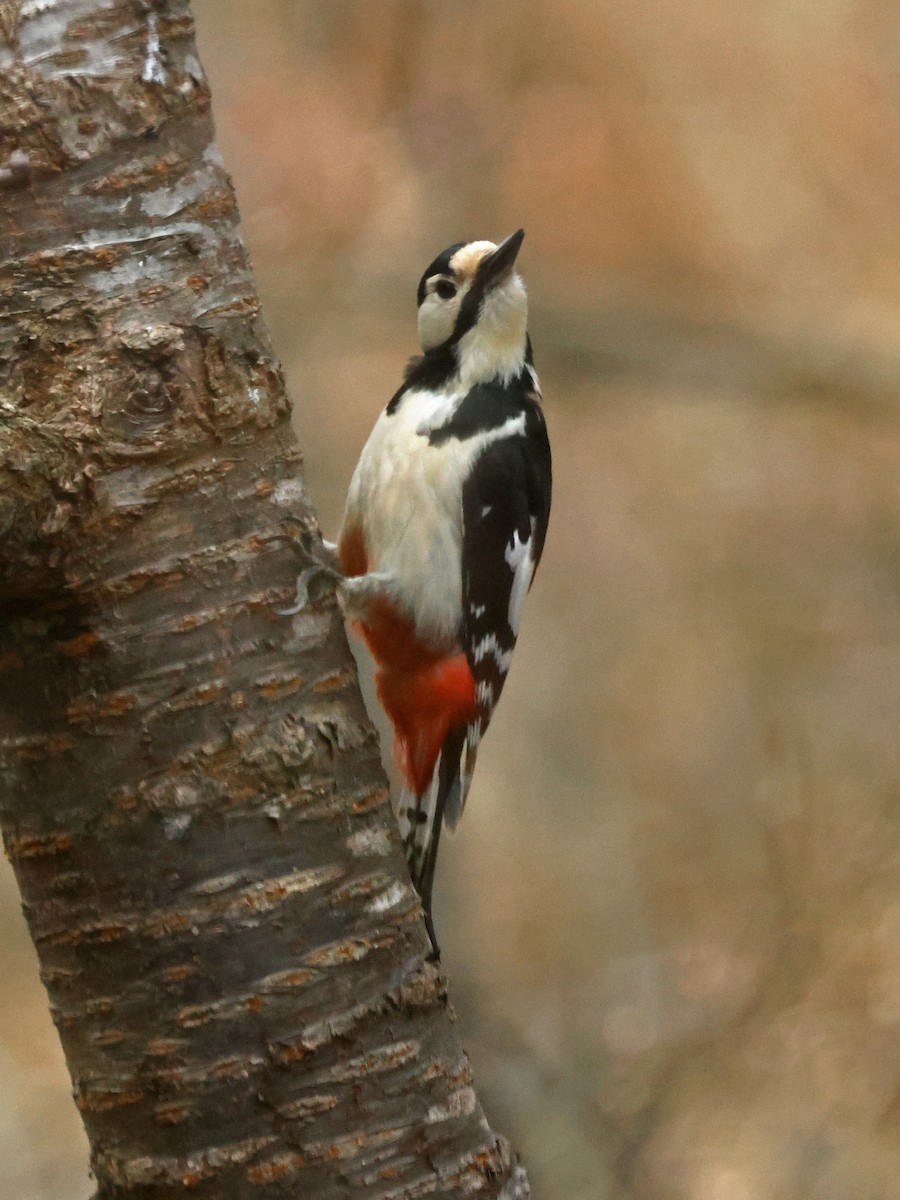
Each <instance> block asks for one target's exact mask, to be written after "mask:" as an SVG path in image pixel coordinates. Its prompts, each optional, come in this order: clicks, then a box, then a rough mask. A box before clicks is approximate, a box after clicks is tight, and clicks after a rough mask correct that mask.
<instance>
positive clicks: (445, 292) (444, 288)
mask: <svg viewBox="0 0 900 1200" xmlns="http://www.w3.org/2000/svg"><path fill="white" fill-rule="evenodd" d="M434 290H435V291H436V292H437V294H438V295H439V296H440V298H441V299H442V300H452V299H453V297H454V296H455V295H456V284H455V283H451V282H450V280H449V279H439V280H438V281H437V283H436V284H435V285H434Z"/></svg>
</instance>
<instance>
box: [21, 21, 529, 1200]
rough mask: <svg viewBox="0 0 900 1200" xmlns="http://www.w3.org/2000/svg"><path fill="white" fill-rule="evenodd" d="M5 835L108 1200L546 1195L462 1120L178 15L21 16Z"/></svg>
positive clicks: (367, 730)
mask: <svg viewBox="0 0 900 1200" xmlns="http://www.w3.org/2000/svg"><path fill="white" fill-rule="evenodd" d="M0 38H2V41H0V72H2V78H0V188H2V193H0V194H2V204H0V239H2V242H0V304H2V312H3V319H2V323H0V357H2V364H3V365H2V367H0V821H2V827H3V835H4V841H5V845H6V848H7V852H8V853H9V856H10V858H11V860H12V862H13V865H14V867H15V870H16V874H17V877H18V880H19V884H20V887H21V890H22V895H23V900H24V903H25V910H26V915H27V918H28V922H29V928H30V930H31V933H32V936H33V938H34V941H35V945H36V947H37V950H38V955H39V959H40V965H41V972H42V977H43V980H44V982H45V984H46V987H47V990H48V993H49V996H50V1001H51V1006H52V1011H53V1015H54V1019H55V1021H56V1024H57V1027H58V1029H59V1032H60V1037H61V1039H62V1043H63V1047H64V1049H65V1052H66V1057H67V1061H68V1064H69V1068H70V1071H71V1074H72V1079H73V1083H74V1091H75V1098H76V1102H77V1103H78V1106H79V1108H80V1110H81V1113H82V1116H83V1119H84V1122H85V1126H86V1128H87V1131H88V1135H89V1138H90V1142H91V1149H92V1166H93V1170H94V1173H95V1175H96V1178H97V1184H98V1189H99V1194H100V1195H101V1196H104V1197H117V1198H119V1197H122V1198H124V1197H155V1196H177V1195H180V1194H182V1193H184V1194H187V1193H188V1192H189V1193H190V1195H191V1196H195V1197H204V1196H209V1197H212V1196H217V1197H222V1196H228V1197H237V1196H241V1197H243V1196H251V1195H252V1196H267V1195H273V1196H274V1195H290V1196H293V1197H300V1196H316V1197H320V1198H323V1200H327V1198H328V1197H338V1196H346V1195H350V1194H364V1195H366V1196H371V1197H401V1196H403V1197H415V1196H448V1197H450V1196H454V1197H455V1196H469V1195H483V1196H497V1195H505V1196H514V1195H515V1196H526V1195H527V1181H526V1180H525V1178H524V1173H523V1172H522V1171H521V1168H519V1167H517V1166H516V1164H515V1162H514V1159H513V1156H512V1155H511V1153H510V1151H509V1148H508V1146H507V1144H506V1143H505V1142H504V1141H503V1140H502V1139H500V1138H498V1137H497V1136H496V1135H495V1134H494V1133H493V1132H492V1131H491V1130H490V1128H489V1126H488V1124H487V1122H486V1121H485V1119H484V1116H483V1113H482V1111H481V1109H480V1106H479V1104H478V1100H477V1097H476V1095H475V1093H474V1091H473V1088H472V1079H471V1073H470V1070H469V1066H468V1063H467V1061H466V1059H465V1056H464V1054H463V1053H462V1050H461V1048H460V1046H459V1043H458V1040H457V1038H456V1035H455V1032H454V1028H453V1025H452V1020H451V1012H450V1009H449V1006H448V1003H447V996H446V983H445V980H444V979H443V977H442V975H441V974H440V972H439V970H438V968H436V967H435V966H434V965H433V964H431V963H430V962H428V961H427V957H426V956H427V953H428V950H429V943H428V939H427V935H426V934H425V930H424V925H423V922H422V915H421V908H420V905H419V902H418V899H417V897H416V895H415V892H414V890H413V888H412V887H411V885H410V883H409V880H408V877H407V875H406V871H405V867H404V863H403V858H402V854H401V852H400V849H399V845H398V840H397V837H396V832H395V829H394V825H393V819H392V816H391V813H390V807H389V803H388V795H387V789H386V784H385V780H384V778H383V774H382V771H381V767H380V764H379V759H378V753H377V745H376V741H375V736H374V733H373V730H372V728H371V725H370V724H369V721H368V719H367V717H366V714H365V711H364V709H363V706H362V702H361V699H360V696H359V691H358V688H357V683H356V676H355V670H354V667H353V662H352V658H351V656H350V654H349V651H348V648H347V644H346V639H345V636H344V630H343V626H342V622H341V618H340V613H339V611H338V609H337V607H336V605H335V603H334V599H333V597H324V598H323V599H321V600H320V601H317V602H316V603H314V604H313V605H311V606H310V607H309V608H308V609H307V610H306V611H304V612H303V613H301V614H299V615H297V616H295V617H293V618H291V619H288V618H286V617H284V616H283V615H281V614H280V612H279V609H281V608H282V607H283V606H284V605H285V603H286V602H287V601H288V600H289V598H290V596H291V594H292V591H293V581H294V578H295V576H296V574H297V572H298V570H299V569H301V568H302V567H303V566H304V565H306V564H307V563H308V562H309V561H310V559H311V556H312V555H314V554H315V553H316V547H317V542H318V530H317V526H316V521H315V516H314V513H313V511H312V508H311V506H310V503H309V499H308V496H307V495H306V492H305V489H304V487H303V484H302V476H301V462H300V456H299V453H298V452H297V450H296V448H295V447H294V445H293V441H292V435H291V433H290V428H289V423H288V420H289V413H288V405H287V402H286V399H285V393H284V385H283V380H282V376H281V372H280V370H279V367H278V364H277V361H276V360H275V358H274V356H273V353H272V350H271V347H270V345H269V341H268V337H267V334H266V331H265V328H264V326H263V324H262V322H261V318H260V314H259V308H258V301H257V297H256V292H255V289H254V286H253V281H252V278H251V275H250V271H249V267H248V264H247V260H246V255H245V252H244V249H243V246H242V244H241V240H240V236H239V231H238V220H237V211H236V207H235V201H234V196H233V192H232V188H231V184H230V181H229V179H228V177H227V174H226V172H225V169H224V166H223V164H222V161H221V158H220V156H219V154H218V151H217V149H216V146H215V141H214V138H213V131H212V124H211V119H210V113H209V94H208V89H207V85H206V82H205V79H204V76H203V73H202V70H201V67H200V65H199V62H198V60H197V57H196V48H195V45H194V39H193V28H192V23H191V19H190V13H189V10H188V7H187V4H186V3H184V2H182V0H171V2H169V3H166V2H163V0H158V2H157V0H21V2H17V3H10V2H8V0H7V2H6V3H0Z"/></svg>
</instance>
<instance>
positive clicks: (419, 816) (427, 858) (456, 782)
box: [398, 727, 466, 953]
mask: <svg viewBox="0 0 900 1200" xmlns="http://www.w3.org/2000/svg"><path fill="white" fill-rule="evenodd" d="M465 740H466V730H465V727H462V728H454V729H451V730H450V731H449V732H448V734H447V736H446V738H445V739H444V744H443V746H442V747H441V752H440V755H439V756H438V760H437V762H436V763H435V766H434V771H433V773H432V776H431V780H430V782H429V784H428V785H427V787H425V788H424V789H423V791H422V793H421V794H420V795H416V793H415V792H414V791H413V790H412V788H411V787H409V786H408V785H407V786H404V788H403V791H402V792H401V795H400V811H399V814H398V815H399V821H400V836H401V838H402V839H403V848H404V851H405V853H406V861H407V863H408V865H409V873H410V876H411V877H412V881H413V883H414V884H415V888H416V891H417V892H418V893H419V896H420V897H421V899H422V906H423V908H424V909H425V922H426V924H427V926H428V933H429V935H430V937H431V942H432V945H433V946H434V949H435V953H438V945H437V941H436V939H435V935H434V924H433V922H432V917H431V893H432V889H433V887H434V869H435V866H436V864H437V852H438V844H439V843H440V839H441V828H442V826H443V821H444V816H445V815H446V814H447V813H448V810H454V811H456V810H458V808H459V804H458V800H457V797H458V796H459V794H460V789H461V786H462V780H461V758H462V753H463V748H464V745H465Z"/></svg>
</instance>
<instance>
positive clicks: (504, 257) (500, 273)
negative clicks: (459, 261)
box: [478, 229, 525, 292]
mask: <svg viewBox="0 0 900 1200" xmlns="http://www.w3.org/2000/svg"><path fill="white" fill-rule="evenodd" d="M524 240H525V230H524V229H517V230H516V232H515V233H511V234H510V235H509V237H508V238H506V239H505V240H504V241H502V242H501V243H500V245H499V246H498V247H497V249H496V250H493V251H492V252H491V253H490V254H489V255H488V256H487V258H485V259H484V260H483V261H482V263H481V266H480V267H479V268H478V282H479V284H480V285H481V287H482V289H483V290H484V291H485V292H487V291H490V289H491V288H492V287H496V286H497V284H498V283H502V282H503V280H504V279H506V278H507V277H508V276H509V275H510V273H511V272H512V269H513V267H514V266H515V265H516V255H517V254H518V253H519V247H520V246H521V245H522V242H523V241H524Z"/></svg>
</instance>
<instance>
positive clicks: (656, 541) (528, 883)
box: [0, 0, 900, 1200]
mask: <svg viewBox="0 0 900 1200" xmlns="http://www.w3.org/2000/svg"><path fill="white" fill-rule="evenodd" d="M194 8H195V12H196V16H197V20H198V24H199V31H200V43H201V51H202V53H203V58H204V62H205V65H206V68H207V70H208V73H209V75H210V77H211V81H212V86H213V96H214V109H215V114H216V119H217V123H218V130H219V135H220V140H221V145H222V149H223V152H224V154H225V158H226V161H227V163H228V165H229V167H230V169H231V171H232V172H233V175H234V179H235V183H236V185H237V190H238V194H239V198H240V202H241V208H242V212H243V218H244V230H245V234H246V238H247V241H248V243H249V246H250V251H251V254H252V257H253V260H254V263H255V267H256V271H257V279H258V282H259V286H260V289H261V292H262V296H263V302H264V308H265V311H266V314H267V318H268V321H269V324H270V326H271V329H272V334H273V338H274V342H275V346H276V349H277V352H278V353H279V355H280V356H281V357H282V359H283V361H284V363H285V366H286V370H287V376H288V381H289V385H290V390H291V393H292V395H293V397H294V401H295V405H296V410H297V418H296V424H297V429H298V433H299V436H300V439H301V443H302V445H303V446H304V449H305V452H306V457H307V470H308V478H309V483H310V486H311V488H312V492H313V495H314V497H315V500H316V503H317V504H318V507H319V512H320V515H321V520H322V525H323V529H324V530H325V531H326V533H327V534H333V533H334V532H335V531H336V529H337V527H338V523H339V521H340V516H341V510H342V503H343V496H344V492H345V489H346V485H347V483H348V480H349V477H350V474H351V471H352V468H353V465H354V463H355V461H356V457H357V455H358V453H359V450H360V448H361V446H362V443H363V441H364V439H365V437H366V436H367V434H368V431H369V429H370V427H371V425H372V423H373V421H374V419H375V417H376V415H377V413H378V412H379V410H380V408H381V407H382V406H383V405H384V403H385V402H386V401H387V399H388V398H389V397H390V396H391V394H392V393H393V391H394V390H395V388H396V386H397V384H398V382H399V377H400V372H401V368H402V366H403V363H404V362H405V360H406V358H407V356H408V355H409V354H411V353H413V352H414V351H415V349H416V343H415V288H416V284H417V282H418V279H419V275H420V274H421V271H422V269H423V268H424V266H425V264H426V263H427V262H429V261H430V260H431V258H432V257H433V256H434V255H435V254H436V253H437V252H438V251H439V250H441V249H443V248H444V247H445V246H446V245H448V244H450V243H452V242H454V241H457V240H461V239H470V238H482V237H487V238H491V239H492V240H499V238H501V237H503V236H505V235H506V234H508V233H510V232H511V231H512V230H514V229H515V228H517V227H518V226H519V225H524V226H525V228H526V230H527V235H528V236H527V238H526V241H525V245H524V248H523V252H522V255H521V257H520V263H521V267H522V270H523V273H524V274H525V275H526V278H527V281H528V284H529V289H530V295H531V311H532V318H531V333H532V337H533V341H534V345H535V356H536V362H537V367H538V370H539V372H540V374H541V379H542V383H543V388H544V394H545V402H546V412H547V417H548V422H549V425H550V430H551V438H552V442H553V447H554V457H555V474H556V495H555V507H554V512H553V518H552V522H551V529H550V536H549V540H548V545H547V551H546V554H545V558H544V563H543V565H542V568H541V571H540V573H539V575H538V578H537V583H536V585H535V587H534V589H533V592H532V596H531V600H530V603H529V606H528V609H527V616H526V620H525V624H524V628H523V633H522V637H521V639H520V642H519V649H518V650H517V653H516V661H515V665H514V667H513V670H512V673H511V676H510V682H509V684H508V686H507V690H506V693H505V695H504V700H503V703H502V704H501V705H500V708H499V710H498V715H497V717H496V719H495V721H494V724H493V725H492V728H491V733H490V735H489V736H488V739H487V741H486V743H485V746H484V748H483V751H482V754H481V757H480V758H479V769H478V773H477V774H476V780H475V785H474V788H473V792H472V795H471V799H470V802H469V807H468V809H467V814H466V819H465V821H464V822H463V824H462V826H461V830H460V832H459V834H458V836H457V837H456V838H454V839H452V840H451V839H448V840H447V841H446V842H445V843H444V845H443V846H442V861H441V865H440V868H439V872H438V895H437V898H436V919H437V925H438V929H439V931H440V933H441V935H442V943H443V948H444V955H445V965H446V968H447V970H448V972H449V974H450V977H451V980H452V983H453V996H454V1002H455V1006H456V1010H457V1012H458V1014H459V1022H460V1026H461V1029H462V1033H463V1038H464V1042H465V1044H466V1046H467V1047H468V1049H469V1051H470V1054H471V1057H472V1060H473V1063H474V1066H475V1070H476V1075H477V1079H478V1083H479V1089H480V1093H481V1096H482V1099H483V1100H484V1102H485V1105H486V1107H487V1110H488V1112H489V1114H490V1116H491V1119H492V1121H493V1122H494V1123H495V1124H496V1125H497V1126H498V1127H499V1128H501V1129H502V1130H503V1131H505V1132H506V1133H508V1134H509V1136H510V1137H511V1138H512V1139H513V1141H514V1142H515V1144H516V1145H517V1146H518V1148H519V1149H520V1150H521V1151H522V1153H523V1154H524V1155H525V1158H526V1161H527V1163H528V1166H529V1170H530V1173H531V1178H532V1183H533V1186H534V1189H535V1195H536V1197H540V1198H541V1200H892V1198H895V1197H900V855H898V847H900V837H898V834H900V830H898V815H900V795H898V791H900V789H898V781H900V736H898V734H900V728H898V726H900V607H898V602H900V415H898V411H900V386H898V385H900V338H898V334H900V203H898V201H900V10H898V8H897V5H896V3H894V2H893V0H757V2H755V3H749V4H747V3H736V2H726V3H723V2H722V0H677V2H675V0H643V2H642V3H640V4H635V3H632V2H631V0H455V3H452V4H447V3H441V2H439V0H365V3H363V2H362V0H255V3H254V4H252V5H250V4H247V3H245V2H244V3H242V2H240V0H195V3H194ZM4 871H5V873H4V874H3V876H2V878H0V956H2V961H3V965H4V969H3V972H2V975H0V1014H2V1015H0V1195H2V1196H3V1197H10V1200H83V1198H84V1197H85V1196H87V1195H88V1194H89V1191H90V1187H89V1184H88V1181H87V1179H86V1169H85V1161H86V1151H85V1147H84V1143H83V1139H82V1136H81V1133H80V1126H79V1122H78V1118H77V1116H76V1115H75V1110H74V1107H73V1106H72V1105H71V1102H70V1100H69V1098H68V1094H67V1086H68V1083H67V1079H66V1076H65V1073H64V1068H63V1066H62V1062H61V1056H60V1053H59V1051H58V1049H57V1047H56V1042H55V1035H54V1033H53V1030H52V1027H51V1025H50V1022H49V1018H48V1017H47V1016H46V1014H45V1001H44V995H43V992H42V991H41V989H40V986H39V984H38V982H37V976H36V971H35V966H34V960H33V956H32V953H31V949H30V945H29V944H28V942H27V938H26V936H25V934H24V930H23V927H22V924H21V920H20V918H19V915H18V906H17V898H16V894H15V891H14V887H13V885H12V884H11V882H10V879H9V873H8V870H7V869H6V868H5V866H4Z"/></svg>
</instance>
